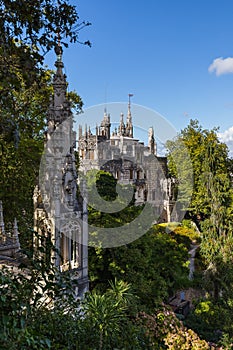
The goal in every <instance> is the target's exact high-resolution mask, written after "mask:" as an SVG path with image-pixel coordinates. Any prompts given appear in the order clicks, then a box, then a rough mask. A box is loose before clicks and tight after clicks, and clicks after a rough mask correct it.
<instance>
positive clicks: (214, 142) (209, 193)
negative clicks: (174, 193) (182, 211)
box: [167, 120, 231, 218]
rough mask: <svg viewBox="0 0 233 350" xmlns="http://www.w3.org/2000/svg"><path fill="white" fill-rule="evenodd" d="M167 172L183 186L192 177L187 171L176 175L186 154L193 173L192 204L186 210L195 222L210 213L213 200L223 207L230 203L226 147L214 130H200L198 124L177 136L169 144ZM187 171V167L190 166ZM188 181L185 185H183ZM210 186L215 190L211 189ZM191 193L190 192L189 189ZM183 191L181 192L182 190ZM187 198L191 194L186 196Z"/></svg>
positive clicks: (191, 125)
mask: <svg viewBox="0 0 233 350" xmlns="http://www.w3.org/2000/svg"><path fill="white" fill-rule="evenodd" d="M167 147H168V149H169V152H170V153H169V155H168V159H169V168H170V172H171V174H172V175H174V176H175V177H177V179H178V183H180V182H181V184H183V178H185V179H187V177H186V175H187V176H191V173H190V174H189V175H188V174H186V173H187V172H188V171H191V170H190V169H185V168H186V167H187V164H183V168H184V170H183V171H181V172H180V173H179V166H180V163H182V159H183V158H184V156H185V155H186V154H187V152H188V154H189V157H190V160H191V166H192V172H193V189H192V201H191V203H190V206H189V207H187V209H188V210H189V212H190V215H192V216H194V217H195V218H198V217H199V218H205V217H208V216H209V215H210V213H211V210H212V199H213V198H214V197H215V196H216V195H218V196H219V197H221V201H222V204H224V205H225V206H228V205H229V203H230V197H231V194H230V192H231V191H230V188H231V182H230V172H229V161H228V152H227V146H226V145H225V144H224V143H221V142H220V141H219V140H218V137H217V129H213V130H210V131H209V130H206V129H203V128H202V127H201V126H200V125H199V123H198V121H197V120H191V121H190V124H189V125H188V126H187V127H186V128H185V129H184V130H182V131H181V132H180V134H179V136H178V138H177V140H175V141H169V142H168V144H167ZM189 168H190V166H189ZM186 182H187V183H188V181H186V180H185V181H184V186H185V183H186ZM210 182H211V183H212V184H213V186H214V187H212V188H211V186H210ZM190 189H191V188H190ZM181 190H182V188H181ZM188 194H189V195H190V192H188Z"/></svg>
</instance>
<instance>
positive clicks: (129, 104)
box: [128, 94, 133, 109]
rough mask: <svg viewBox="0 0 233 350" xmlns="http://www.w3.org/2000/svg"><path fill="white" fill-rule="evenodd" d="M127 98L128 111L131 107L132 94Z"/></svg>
mask: <svg viewBox="0 0 233 350" xmlns="http://www.w3.org/2000/svg"><path fill="white" fill-rule="evenodd" d="M128 96H129V103H128V107H129V109H130V106H131V97H133V94H128Z"/></svg>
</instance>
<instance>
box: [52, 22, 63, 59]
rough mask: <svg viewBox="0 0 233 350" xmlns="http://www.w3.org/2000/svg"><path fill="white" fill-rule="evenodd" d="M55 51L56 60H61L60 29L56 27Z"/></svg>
mask: <svg viewBox="0 0 233 350" xmlns="http://www.w3.org/2000/svg"><path fill="white" fill-rule="evenodd" d="M54 50H55V53H56V55H57V60H58V61H61V60H62V52H63V50H62V46H61V35H60V29H59V28H58V30H57V44H56V46H55V49H54Z"/></svg>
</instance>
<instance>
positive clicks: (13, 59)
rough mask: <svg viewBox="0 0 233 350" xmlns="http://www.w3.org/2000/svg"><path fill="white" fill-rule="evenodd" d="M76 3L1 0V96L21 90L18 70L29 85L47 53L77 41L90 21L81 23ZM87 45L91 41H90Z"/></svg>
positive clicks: (40, 68)
mask: <svg viewBox="0 0 233 350" xmlns="http://www.w3.org/2000/svg"><path fill="white" fill-rule="evenodd" d="M78 19H79V17H78V13H77V10H76V7H75V6H72V5H70V4H69V1H67V0H58V1H57V3H55V2H54V1H52V0H35V1H30V2H28V1H27V0H21V1H14V0H1V1H0V33H1V34H0V44H1V45H0V47H1V49H0V77H1V79H0V81H1V83H2V86H1V98H2V99H3V98H4V99H5V100H6V101H7V95H8V93H9V92H10V90H11V88H12V87H13V88H18V89H20V85H21V84H20V79H19V77H18V76H17V72H19V73H20V75H22V76H23V79H24V80H25V81H26V83H27V84H26V85H27V86H31V85H32V84H33V83H34V81H37V79H38V73H40V72H41V71H43V66H42V65H43V60H44V55H45V54H46V53H47V52H48V51H50V50H51V49H52V48H54V47H55V45H56V43H57V36H58V33H59V36H60V37H61V40H62V41H61V43H62V45H65V46H68V42H78V38H79V31H80V30H81V29H82V28H83V27H84V26H86V25H89V23H88V22H81V23H79V22H78ZM85 44H90V43H89V42H88V41H87V42H85Z"/></svg>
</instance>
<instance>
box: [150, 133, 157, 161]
mask: <svg viewBox="0 0 233 350" xmlns="http://www.w3.org/2000/svg"><path fill="white" fill-rule="evenodd" d="M148 147H149V150H150V153H151V154H155V155H156V153H157V152H156V142H155V137H154V129H153V127H150V128H149V131H148Z"/></svg>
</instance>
